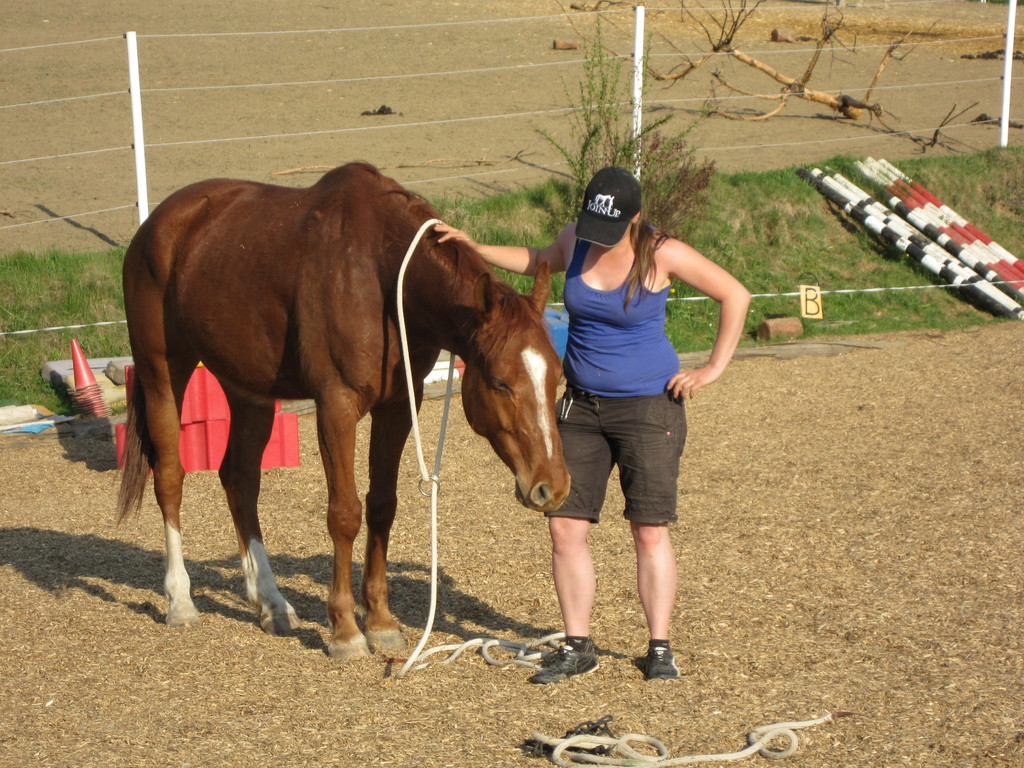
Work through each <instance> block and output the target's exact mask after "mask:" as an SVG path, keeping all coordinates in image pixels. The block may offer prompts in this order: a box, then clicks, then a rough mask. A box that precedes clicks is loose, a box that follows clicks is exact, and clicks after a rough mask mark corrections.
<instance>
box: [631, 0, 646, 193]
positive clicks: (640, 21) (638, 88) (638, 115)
mask: <svg viewBox="0 0 1024 768" xmlns="http://www.w3.org/2000/svg"><path fill="white" fill-rule="evenodd" d="M643 106H644V7H643V6H642V5H638V6H637V7H636V33H635V35H634V38H633V139H634V141H635V142H636V158H635V160H634V163H635V165H634V168H633V172H634V173H635V174H636V175H637V176H638V177H639V176H640V131H641V130H642V129H643Z"/></svg>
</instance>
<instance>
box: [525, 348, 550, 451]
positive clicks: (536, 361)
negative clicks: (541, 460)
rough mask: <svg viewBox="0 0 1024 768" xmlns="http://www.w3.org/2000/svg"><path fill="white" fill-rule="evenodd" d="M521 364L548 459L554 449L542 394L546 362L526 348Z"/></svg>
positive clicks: (542, 357)
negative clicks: (531, 386)
mask: <svg viewBox="0 0 1024 768" xmlns="http://www.w3.org/2000/svg"><path fill="white" fill-rule="evenodd" d="M523 365H525V366H526V372H527V373H528V374H529V375H530V381H531V382H532V383H533V389H534V392H535V394H536V400H537V411H538V412H537V424H539V425H540V428H541V431H542V432H543V433H544V447H545V448H546V449H547V452H548V458H549V459H550V458H551V457H552V456H553V455H554V452H555V449H554V445H553V444H552V442H551V420H550V419H549V418H548V408H547V397H546V396H545V394H544V382H545V381H546V380H547V377H548V364H547V361H545V360H544V356H543V355H542V354H541V353H540V352H538V351H537V350H535V349H530V348H527V349H524V350H523Z"/></svg>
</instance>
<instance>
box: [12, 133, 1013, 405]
mask: <svg viewBox="0 0 1024 768" xmlns="http://www.w3.org/2000/svg"><path fill="white" fill-rule="evenodd" d="M852 163H853V159H852V158H845V157H837V158H833V159H832V160H830V161H828V162H826V163H823V164H821V165H820V166H819V167H821V168H822V169H823V170H826V169H827V170H837V171H839V172H841V173H843V175H845V176H846V177H847V178H849V179H851V180H853V181H854V182H855V183H857V184H858V185H860V186H861V187H862V188H864V189H867V190H868V191H870V192H873V193H874V192H876V190H874V189H871V188H870V187H869V185H868V183H867V182H866V181H864V180H863V179H862V178H861V177H860V176H859V175H858V173H857V172H856V170H855V169H854V168H853V164H852ZM898 165H899V167H900V168H901V169H902V170H903V171H904V172H906V173H907V174H908V175H909V176H911V177H912V178H914V179H915V180H917V181H919V182H921V183H922V184H923V185H924V186H925V187H926V188H928V189H929V190H930V191H931V192H932V193H934V194H935V195H936V196H937V197H939V199H941V200H943V201H945V202H946V203H948V204H949V205H950V206H952V207H953V208H954V209H955V210H957V211H958V212H959V213H961V214H962V215H964V216H966V217H967V218H969V219H970V220H971V221H973V222H974V223H976V224H977V225H978V226H979V227H981V229H982V230H984V231H985V232H987V233H988V234H989V235H991V236H992V237H993V238H994V239H996V240H997V241H998V242H1000V243H1001V244H1002V245H1004V246H1005V247H1006V248H1007V249H1009V250H1010V251H1011V252H1012V253H1015V254H1018V255H1024V150H1021V149H1009V150H991V151H986V152H982V153H978V154H972V155H962V156H957V157H945V158H927V157H922V158H920V159H917V160H914V161H907V162H900V163H898ZM565 195H566V189H565V188H564V187H563V186H562V185H561V184H560V183H559V182H557V181H549V182H547V183H546V184H543V185H541V186H539V187H536V188H532V189H529V190H525V191H522V192H518V193H516V194H509V195H502V196H499V197H494V198H488V199H485V200H479V201H467V200H456V199H443V200H437V201H435V202H436V203H437V205H438V207H439V208H440V209H441V211H442V216H443V217H444V219H445V220H446V221H449V222H451V223H452V224H454V225H456V226H459V227H462V228H464V229H466V230H467V231H469V232H471V233H472V234H473V236H474V237H475V238H476V239H477V240H478V241H479V242H486V243H497V244H524V245H536V246H540V245H546V244H547V243H548V242H549V241H550V240H551V239H552V238H553V237H554V235H555V234H556V232H557V230H558V228H559V227H560V226H561V225H562V224H563V223H564V218H565V216H564V205H565ZM689 241H690V242H691V244H693V245H694V246H695V247H696V248H697V249H698V250H700V251H701V252H703V253H704V254H706V255H707V256H709V257H710V258H712V259H713V260H715V261H716V262H718V263H719V264H721V265H722V266H723V267H725V268H726V269H728V270H729V271H730V272H732V273H733V274H735V275H736V276H737V277H738V278H739V279H740V280H741V281H742V282H743V283H744V284H745V285H746V286H747V288H748V289H750V291H751V292H752V293H754V294H780V293H787V292H793V291H795V290H796V289H797V285H798V284H799V282H801V279H802V278H806V277H808V276H811V275H813V276H814V279H815V280H816V282H817V283H818V284H819V285H820V286H821V288H822V289H823V290H825V291H830V290H848V289H868V288H895V287H902V286H915V285H942V284H943V283H942V282H941V281H940V280H938V279H937V278H935V277H934V276H933V275H932V274H931V273H930V272H928V271H926V270H924V269H923V268H921V267H920V266H919V265H918V264H917V263H916V262H915V261H914V260H913V259H911V258H909V257H907V256H905V255H903V254H902V253H899V252H898V251H896V250H895V249H894V248H892V247H891V246H889V245H887V244H884V243H880V242H879V241H877V240H876V239H875V238H874V237H873V236H871V235H870V234H869V233H867V232H866V231H865V230H863V229H862V228H860V227H859V226H858V225H855V224H852V223H851V222H850V220H849V219H848V218H847V217H845V216H843V215H841V214H839V213H837V212H836V211H835V210H834V209H832V208H830V206H829V205H827V204H826V202H825V200H824V198H823V197H821V196H820V195H819V194H818V193H817V192H816V191H815V190H814V189H813V188H812V187H811V186H810V185H809V184H807V183H806V182H804V181H803V180H801V179H800V178H799V177H798V176H797V175H796V174H795V173H794V171H793V169H787V170H783V171H771V172H766V173H740V174H717V175H715V177H714V178H713V179H712V182H711V187H710V189H709V203H708V205H707V207H706V208H705V209H704V210H703V211H701V212H699V215H697V216H695V217H694V220H693V221H692V235H691V236H690V238H689ZM122 257H123V251H121V250H114V251H110V252H105V253H90V254H66V253H54V252H50V253H43V254H29V253H12V254H8V255H5V256H0V332H10V331H18V330H23V329H39V328H47V327H51V326H64V325H88V324H90V323H98V322H105V321H120V320H122V319H123V317H124V306H123V302H122V297H121V287H120V285H121V283H120V265H121V259H122ZM504 276H505V277H506V278H507V279H509V280H510V282H512V283H513V284H515V285H517V287H519V288H520V289H521V290H529V287H530V284H531V281H530V280H529V279H528V278H523V277H520V276H518V275H508V274H505V275H504ZM561 288H562V281H561V278H560V276H556V279H555V280H554V281H553V293H552V298H551V300H552V301H553V302H559V301H561ZM674 290H675V293H674V294H673V297H674V298H676V299H682V298H685V297H687V296H688V295H691V294H690V292H689V291H688V289H687V288H686V287H685V286H681V285H680V286H676V287H675V289H674ZM823 300H824V310H825V318H824V320H823V321H815V320H806V321H805V322H804V325H805V328H806V333H805V335H806V336H808V337H827V336H835V335H841V336H848V335H854V334H866V333H884V332H890V331H907V330H921V329H938V330H950V329H957V328H964V327H968V326H975V325H981V324H986V323H994V322H1002V321H1001V320H999V319H998V318H995V317H993V316H992V315H990V314H988V313H986V312H984V311H980V310H978V309H975V308H974V307H973V306H971V305H970V304H969V303H967V302H965V301H964V300H962V299H961V298H960V297H958V295H957V293H956V292H955V291H954V290H950V289H948V288H935V289H927V290H912V291H884V292H874V293H854V294H838V295H837V294H826V295H825V296H824V299H823ZM798 314H799V306H798V303H797V299H796V298H795V297H778V298H761V297H758V298H755V299H754V300H753V302H752V304H751V310H750V314H749V317H748V323H747V329H746V330H747V334H746V336H745V338H744V340H743V344H744V345H753V344H756V343H757V342H756V341H755V339H754V335H755V333H756V329H757V326H758V324H760V322H761V321H762V320H764V319H765V318H768V317H773V316H782V315H798ZM716 321H717V305H715V304H714V303H713V302H709V301H681V300H680V301H673V302H670V305H669V314H668V323H667V328H668V333H669V337H670V338H671V339H672V342H673V343H674V344H675V345H676V348H677V349H678V350H679V351H680V352H690V351H698V350H704V349H708V348H709V347H710V346H711V344H712V342H713V340H714V334H715V329H716ZM72 338H77V339H78V340H79V342H80V343H81V345H82V347H83V349H84V350H85V353H86V355H87V356H89V357H116V356H121V355H127V354H129V350H128V336H127V330H126V328H125V326H124V325H123V324H116V325H106V326H93V327H84V328H76V329H70V330H60V331H44V332H39V333H31V334H23V335H22V334H19V335H9V336H0V404H2V403H7V402H14V403H34V404H39V405H44V406H46V407H48V408H51V409H52V410H54V411H57V412H58V413H70V403H69V401H68V399H67V396H66V394H65V393H63V392H59V391H56V390H54V389H53V388H52V387H50V386H49V384H48V383H47V382H44V381H43V379H42V377H41V376H40V373H39V372H40V368H41V367H42V365H43V364H44V363H45V362H47V361H49V360H63V359H68V358H69V357H70V344H71V339H72Z"/></svg>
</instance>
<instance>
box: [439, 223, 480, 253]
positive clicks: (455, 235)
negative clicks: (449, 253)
mask: <svg viewBox="0 0 1024 768" xmlns="http://www.w3.org/2000/svg"><path fill="white" fill-rule="evenodd" d="M434 231H435V232H437V233H438V234H439V235H440V237H439V238H438V239H437V242H439V243H446V242H448V241H449V240H454V241H455V242H457V243H463V244H465V245H468V246H469V247H470V248H472V249H473V250H474V251H479V250H480V244H479V243H477V241H476V240H474V239H473V238H472V237H470V236H469V235H468V234H466V233H465V232H463V231H462V230H461V229H456V228H455V227H453V226H452V225H451V224H445V223H444V222H443V221H442V222H440V223H438V224H435V225H434Z"/></svg>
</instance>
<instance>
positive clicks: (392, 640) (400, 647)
mask: <svg viewBox="0 0 1024 768" xmlns="http://www.w3.org/2000/svg"><path fill="white" fill-rule="evenodd" d="M366 642H367V643H368V644H369V646H370V647H371V648H372V649H373V650H375V651H404V650H405V638H403V637H402V633H401V632H399V631H398V630H397V629H386V630H380V631H377V632H374V631H373V630H367V631H366Z"/></svg>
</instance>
